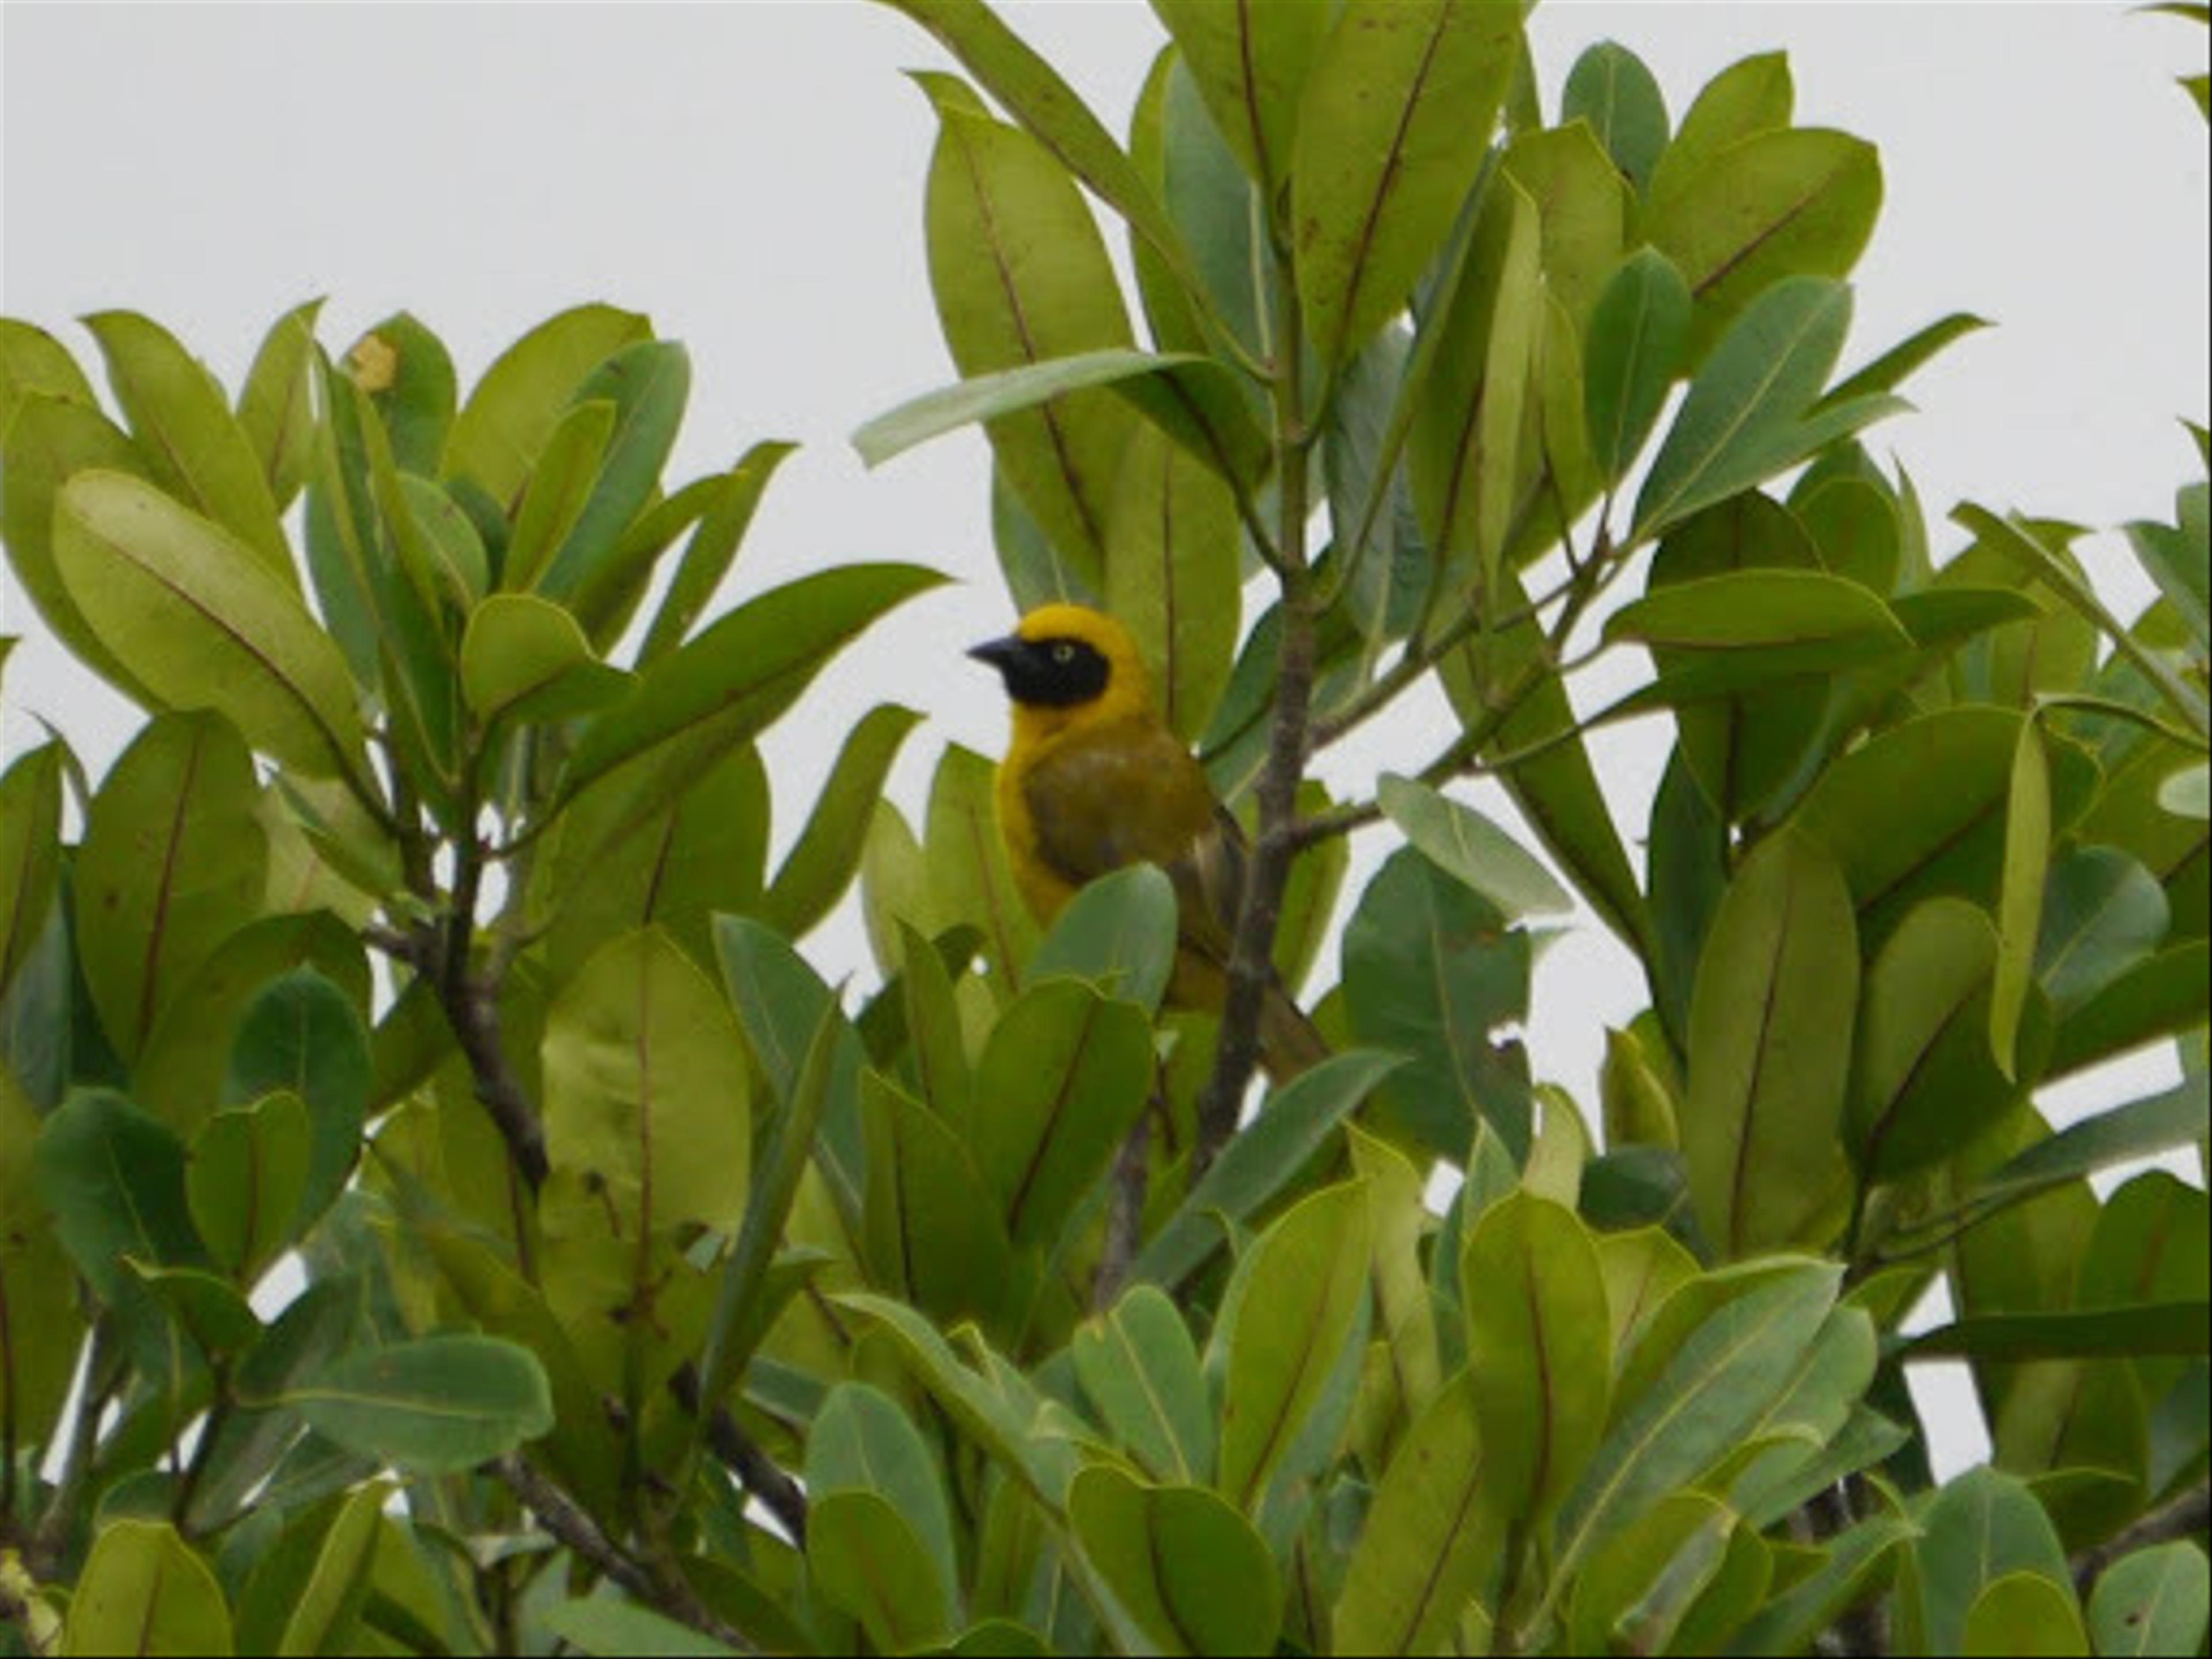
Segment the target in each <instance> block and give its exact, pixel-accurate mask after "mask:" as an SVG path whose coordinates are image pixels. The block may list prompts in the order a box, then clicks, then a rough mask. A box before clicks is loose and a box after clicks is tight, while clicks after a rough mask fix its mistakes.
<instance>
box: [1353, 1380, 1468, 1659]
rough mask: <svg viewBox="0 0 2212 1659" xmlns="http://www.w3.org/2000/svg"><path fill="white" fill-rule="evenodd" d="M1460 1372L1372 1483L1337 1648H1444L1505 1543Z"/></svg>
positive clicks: (1390, 1651) (1402, 1650) (1392, 1651)
mask: <svg viewBox="0 0 2212 1659" xmlns="http://www.w3.org/2000/svg"><path fill="white" fill-rule="evenodd" d="M1485 1478H1486V1470H1485V1465H1484V1458H1483V1447H1482V1442H1481V1438H1480V1433H1479V1431H1478V1429H1477V1425H1476V1418H1475V1410H1474V1391H1473V1389H1472V1387H1471V1386H1470V1384H1469V1383H1468V1377H1467V1374H1466V1373H1465V1372H1462V1373H1460V1374H1459V1375H1458V1376H1455V1377H1453V1378H1452V1379H1451V1380H1450V1381H1449V1382H1448V1383H1445V1384H1444V1386H1443V1389H1441V1390H1439V1391H1438V1393H1437V1396H1436V1398H1435V1399H1434V1400H1432V1401H1430V1402H1429V1405H1428V1407H1427V1408H1426V1409H1425V1410H1424V1411H1423V1412H1422V1413H1420V1415H1419V1416H1418V1417H1417V1418H1415V1419H1414V1420H1413V1425H1412V1427H1410V1428H1409V1429H1407V1431H1406V1437H1405V1439H1404V1440H1403V1441H1401V1443H1400V1444H1399V1447H1398V1451H1397V1454H1396V1455H1395V1456H1394V1457H1392V1458H1391V1460H1390V1467H1389V1469H1388V1470H1386V1471H1385V1472H1384V1474H1383V1479H1382V1481H1381V1483H1380V1484H1379V1485H1378V1486H1377V1487H1376V1492H1375V1497H1374V1501H1373V1502H1372V1503H1371V1504H1370V1505H1369V1507H1368V1511H1367V1523H1366V1525H1365V1526H1364V1528H1361V1531H1360V1534H1359V1541H1358V1544H1357V1545H1356V1546H1354V1547H1353V1549H1352V1559H1351V1561H1350V1562H1349V1564H1348V1565H1346V1569H1345V1576H1344V1588H1343V1589H1342V1591H1341V1592H1340V1594H1339V1595H1338V1597H1337V1601H1336V1606H1335V1607H1334V1612H1333V1615H1332V1619H1331V1625H1332V1630H1333V1634H1334V1644H1335V1649H1336V1650H1337V1651H1338V1652H1340V1653H1388V1654H1401V1653H1434V1652H1438V1651H1441V1650H1443V1648H1444V1647H1445V1645H1446V1644H1447V1643H1448V1641H1449V1637H1450V1634H1451V1632H1453V1631H1454V1630H1455V1628H1456V1627H1457V1625H1458V1621H1459V1618H1460V1614H1461V1613H1462V1610H1463V1609H1464V1608H1465V1607H1466V1606H1467V1603H1468V1600H1469V1599H1470V1598H1471V1597H1473V1596H1474V1595H1476V1594H1477V1593H1478V1592H1479V1590H1480V1587H1481V1584H1482V1582H1483V1580H1484V1578H1485V1577H1486V1576H1487V1575H1488V1573H1489V1572H1490V1571H1491V1569H1492V1565H1493V1563H1494V1561H1495V1559H1496V1558H1497V1555H1498V1550H1499V1548H1500V1547H1501V1546H1502V1544H1503V1542H1504V1514H1503V1512H1502V1511H1501V1510H1498V1508H1497V1507H1496V1506H1495V1505H1492V1504H1485V1503H1482V1502H1480V1501H1479V1500H1480V1497H1481V1493H1482V1490H1483V1482H1484V1480H1485Z"/></svg>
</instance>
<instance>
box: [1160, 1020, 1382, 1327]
mask: <svg viewBox="0 0 2212 1659" xmlns="http://www.w3.org/2000/svg"><path fill="white" fill-rule="evenodd" d="M1404 1063H1405V1061H1404V1060H1403V1059H1402V1058H1401V1057H1400V1056H1398V1055H1396V1054H1377V1053H1374V1052H1371V1051H1367V1050H1358V1049H1355V1050H1353V1051H1352V1052H1350V1053H1346V1054H1332V1055H1331V1056H1329V1058H1328V1059H1327V1060H1323V1061H1322V1063H1321V1064H1320V1065H1318V1066H1315V1067H1314V1068H1313V1069H1312V1070H1310V1071H1309V1072H1305V1073H1301V1074H1300V1075H1299V1077H1298V1078H1297V1081H1295V1082H1293V1083H1292V1084H1291V1085H1290V1086H1289V1087H1287V1088H1285V1089H1284V1090H1283V1091H1281V1092H1280V1093H1279V1094H1277V1095H1276V1096H1275V1097H1273V1099H1272V1100H1271V1101H1270V1102H1269V1103H1268V1106H1267V1110H1266V1111H1264V1112H1262V1113H1261V1115H1259V1116H1258V1117H1257V1118H1255V1119H1254V1120H1253V1121H1252V1122H1251V1123H1250V1124H1249V1126H1248V1127H1245V1128H1244V1129H1243V1131H1241V1132H1240V1133H1238V1134H1237V1136H1236V1137H1235V1138H1234V1139H1231V1141H1230V1143H1229V1145H1228V1146H1225V1148H1223V1149H1222V1153H1221V1156H1220V1157H1219V1158H1216V1159H1214V1161H1213V1163H1212V1164H1211V1165H1209V1166H1208V1167H1207V1169H1206V1174H1205V1175H1204V1176H1201V1177H1200V1180H1199V1182H1198V1185H1197V1186H1196V1187H1194V1188H1192V1189H1191V1193H1190V1195H1189V1196H1188V1198H1186V1199H1185V1200H1183V1201H1182V1205H1181V1206H1179V1207H1178V1208H1177V1209H1176V1212H1175V1214H1174V1215H1172V1216H1170V1218H1168V1220H1167V1222H1166V1224H1165V1225H1163V1226H1162V1227H1161V1228H1160V1230H1159V1231H1158V1232H1156V1233H1154V1234H1153V1235H1152V1238H1151V1240H1150V1241H1149V1242H1148V1243H1146V1246H1145V1248H1144V1249H1142V1250H1141V1251H1139V1253H1138V1255H1137V1260H1136V1261H1135V1263H1134V1264H1133V1266H1132V1267H1131V1268H1130V1270H1129V1272H1130V1277H1131V1278H1132V1279H1135V1280H1138V1281H1140V1282H1145V1283H1150V1284H1154V1285H1163V1286H1164V1287H1166V1288H1168V1289H1170V1290H1173V1289H1174V1288H1175V1287H1176V1286H1177V1285H1181V1284H1182V1282H1183V1281H1184V1280H1185V1279H1188V1277H1189V1276H1190V1274H1191V1273H1193V1272H1194V1270H1196V1269H1197V1268H1198V1267H1200V1265H1201V1264H1202V1263H1203V1262H1204V1261H1206V1258H1207V1257H1208V1256H1209V1255H1212V1252H1213V1251H1215V1250H1216V1249H1219V1248H1220V1247H1221V1245H1222V1243H1223V1242H1224V1234H1225V1231H1226V1230H1227V1229H1228V1228H1231V1227H1233V1226H1234V1225H1236V1224H1237V1223H1239V1222H1242V1221H1243V1220H1244V1219H1245V1218H1247V1217H1249V1216H1250V1215H1252V1214H1253V1213H1255V1212H1256V1211H1258V1210H1259V1209H1260V1208H1261V1206H1263V1205H1265V1204H1266V1203H1267V1201H1268V1200H1271V1199H1273V1197H1274V1196H1275V1195H1276V1194H1278V1193H1279V1192H1280V1191H1282V1189H1283V1188H1285V1186H1287V1185H1288V1184H1289V1183H1290V1182H1291V1180H1292V1179H1294V1178H1295V1177H1296V1176H1298V1175H1299V1174H1300V1173H1302V1172H1303V1171H1304V1170H1305V1169H1306V1168H1307V1167H1308V1165H1309V1164H1311V1163H1312V1161H1313V1158H1314V1155H1315V1154H1316V1152H1319V1151H1321V1149H1322V1147H1324V1146H1326V1145H1327V1144H1328V1138H1329V1136H1330V1134H1331V1133H1333V1132H1334V1129H1335V1128H1336V1126H1337V1125H1338V1123H1340V1121H1343V1119H1344V1118H1345V1116H1346V1115H1347V1114H1349V1113H1350V1112H1351V1111H1352V1109H1353V1108H1354V1107H1356V1106H1358V1104H1359V1103H1360V1102H1361V1101H1363V1100H1364V1099H1365V1098H1366V1097H1368V1096H1369V1095H1370V1093H1371V1092H1372V1091H1374V1089H1375V1087H1376V1085H1377V1084H1378V1083H1380V1082H1381V1081H1382V1079H1383V1078H1384V1077H1386V1076H1388V1075H1389V1073H1391V1072H1392V1071H1393V1070H1395V1068H1396V1067H1398V1066H1402V1065H1403V1064H1404Z"/></svg>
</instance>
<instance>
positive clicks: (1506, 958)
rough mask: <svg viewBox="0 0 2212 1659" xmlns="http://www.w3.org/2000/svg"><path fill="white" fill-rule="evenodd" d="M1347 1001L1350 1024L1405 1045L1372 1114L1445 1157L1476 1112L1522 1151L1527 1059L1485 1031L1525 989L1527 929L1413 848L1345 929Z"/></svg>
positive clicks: (1462, 1145)
mask: <svg viewBox="0 0 2212 1659" xmlns="http://www.w3.org/2000/svg"><path fill="white" fill-rule="evenodd" d="M1343 957H1344V1000H1345V1012H1346V1014H1347V1015H1348V1016H1349V1017H1350V1022H1351V1026H1352V1033H1353V1035H1354V1036H1356V1037H1357V1038H1358V1041H1359V1042H1363V1043H1366V1044H1370V1045H1371V1046H1373V1047H1375V1048H1381V1049H1384V1050H1387V1051H1390V1052H1394V1053H1398V1054H1404V1055H1406V1056H1407V1061H1408V1064H1407V1066H1406V1068H1405V1070H1403V1071H1402V1072H1401V1073H1398V1074H1397V1075H1396V1076H1395V1077H1394V1078H1393V1079H1391V1080H1390V1082H1389V1084H1388V1085H1385V1086H1384V1089H1383V1100H1382V1104H1383V1114H1382V1115H1380V1116H1379V1117H1378V1118H1377V1120H1376V1123H1377V1125H1378V1127H1383V1129H1384V1130H1385V1131H1386V1133H1391V1134H1393V1135H1396V1136H1401V1137H1406V1138H1409V1139H1412V1140H1413V1142H1415V1143H1416V1144H1418V1145H1419V1146H1421V1147H1423V1148H1424V1149H1425V1150H1426V1151H1428V1152H1433V1153H1434V1154H1436V1155H1437V1156H1438V1157H1443V1158H1459V1157H1462V1156H1463V1155H1464V1154H1465V1152H1466V1148H1467V1145H1468V1139H1470V1137H1472V1136H1473V1134H1474V1126H1475V1124H1476V1123H1477V1122H1478V1121H1483V1122H1487V1123H1489V1124H1490V1125H1491V1126H1492V1128H1493V1129H1495V1130H1496V1131H1497V1132H1498V1135H1499V1137H1500V1138H1501V1139H1503V1140H1504V1143H1505V1146H1506V1148H1507V1150H1508V1151H1509V1152H1511V1153H1512V1154H1513V1156H1514V1157H1515V1158H1516V1161H1517V1160H1518V1159H1519V1158H1522V1157H1524V1156H1525V1155H1526V1152H1527V1148H1528V1136H1529V1128H1530V1110H1529V1104H1528V1070H1527V1062H1526V1058H1525V1056H1524V1055H1522V1053H1521V1051H1520V1049H1519V1048H1518V1046H1517V1045H1510V1044H1499V1043H1496V1042H1492V1039H1491V1034H1492V1031H1493V1030H1496V1029H1497V1028H1498V1026H1500V1025H1503V1024H1506V1023H1508V1022H1509V1021H1514V1020H1517V1019H1519V1018H1521V1017H1522V1013H1523V1012H1524V1010H1525V1007H1526V1005H1527V1000H1528V971H1529V954H1528V935H1527V934H1526V933H1522V932H1520V931H1518V930H1513V931H1508V930H1507V929H1506V927H1505V926H1504V918H1503V917H1502V916H1501V915H1499V914H1498V911H1497V910H1496V909H1495V908H1492V905H1491V904H1490V903H1489V902H1488V901H1487V900H1486V899H1484V898H1482V897H1481V896H1480V895H1478V894H1476V893H1474V891H1472V890H1470V889H1468V888H1466V887H1464V886H1462V885H1461V884H1459V883H1458V882H1456V881H1454V880H1453V879H1452V878H1450V877H1449V876H1447V875H1445V874H1444V873H1443V872H1442V871H1441V870H1439V869H1437V866H1435V865H1433V864H1431V862H1430V861H1429V860H1427V859H1426V858H1425V857H1423V856H1421V855H1420V854H1417V853H1415V852H1413V850H1412V849H1411V848H1405V849H1401V851H1400V852H1398V853H1397V854H1394V855H1393V856H1392V857H1391V859H1390V860H1389V862H1387V863H1386V864H1385V865H1384V866H1383V869H1382V870H1381V872H1378V873H1377V875H1376V878H1375V879H1374V880H1373V881H1372V882H1371V883H1370V884H1369V885H1368V889H1367V890H1366V892H1365V893H1364V894H1363V895H1362V896H1361V897H1360V901H1359V908H1358V909H1357V910H1356V911H1355V912H1354V913H1353V915H1352V920H1351V921H1350V922H1348V923H1347V924H1346V927H1345V930H1344V936H1343Z"/></svg>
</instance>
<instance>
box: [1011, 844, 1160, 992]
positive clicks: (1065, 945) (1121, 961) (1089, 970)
mask: <svg viewBox="0 0 2212 1659" xmlns="http://www.w3.org/2000/svg"><path fill="white" fill-rule="evenodd" d="M1175 958H1176V893H1175V888H1174V887H1173V886H1172V885H1171V884H1170V883H1169V880H1168V878H1167V876H1166V874H1165V873H1164V872H1163V871H1161V869H1160V868H1159V867H1158V866H1157V865H1152V864H1133V865H1130V866H1127V867H1126V868H1124V869H1121V870H1116V871H1115V872H1112V873H1110V874H1109V875H1104V876H1101V877H1100V878H1098V879H1097V880H1096V881H1094V882H1091V883H1090V884H1087V885H1085V887H1084V889H1083V890H1082V891H1080V892H1079V893H1078V894H1077V895H1076V896H1074V897H1073V899H1071V900H1069V901H1068V902H1067V904H1066V907H1065V908H1063V909H1062V910H1061V911H1060V915H1058V916H1056V917H1054V919H1053V924H1052V929H1051V931H1050V932H1049V933H1047V934H1046V935H1045V936H1044V939H1043V940H1042V942H1041V943H1040V944H1039V945H1038V946H1037V948H1036V954H1035V955H1034V956H1032V957H1030V979H1031V980H1032V981H1037V980H1044V979H1049V978H1051V977H1053V976H1054V975H1064V976H1066V977H1067V978H1070V979H1079V980H1084V981H1088V982H1089V983H1090V984H1091V985H1092V986H1093V987H1096V988H1097V990H1098V991H1100V992H1101V993H1103V994H1105V995H1107V996H1111V997H1118V998H1120V999H1121V1000H1123V1001H1125V1002H1133V1003H1136V1004H1138V1005H1139V1006H1142V1007H1143V1008H1144V1009H1145V1010H1146V1012H1158V1008H1159V1006H1160V997H1161V995H1162V994H1164V992H1165V991H1166V989H1167V986H1168V979H1169V976H1170V975H1171V974H1172V973H1173V972H1174V970H1175Z"/></svg>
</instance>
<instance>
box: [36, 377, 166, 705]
mask: <svg viewBox="0 0 2212 1659" xmlns="http://www.w3.org/2000/svg"><path fill="white" fill-rule="evenodd" d="M71 367H72V369H74V367H75V366H74V364H72V365H71ZM89 397H90V394H89V392H88V393H87V399H88V400H87V401H86V402H83V403H76V402H73V401H71V400H70V399H69V398H64V397H59V396H49V395H46V394H45V393H42V392H29V393H27V394H26V395H24V396H23V397H21V398H20V399H19V400H18V401H17V403H16V405H15V411H14V413H13V415H12V416H11V417H9V418H7V419H5V420H0V542H4V543H5V544H6V546H7V553H8V563H9V568H11V569H13V570H14V571H15V579H16V580H18V581H20V582H21V583H22V585H23V591H24V592H26V593H28V594H29V595H30V596H31V602H32V603H33V605H36V606H37V608H38V612H39V615H40V617H43V618H44V619H45V621H46V625H47V626H48V627H49V628H51V629H53V631H54V637H55V638H56V639H58V640H59V641H61V642H62V644H64V646H66V647H68V648H69V651H70V654H71V655H72V656H74V657H76V659H77V660H78V661H79V662H82V664H84V665H85V666H86V667H88V668H89V669H91V670H92V671H94V673H96V674H98V675H99V676H100V678H102V679H104V680H106V682H107V683H108V684H110V685H112V686H113V687H115V688H116V689H117V690H119V691H121V692H122V693H123V694H124V695H125V696H127V697H129V698H131V700H132V701H133V702H137V703H138V704H139V705H141V706H142V707H144V708H155V707H157V706H158V705H159V699H157V698H156V697H155V696H154V694H153V693H152V692H150V691H149V690H147V689H146V686H145V684H144V683H143V681H142V680H141V679H140V678H138V676H137V674H135V673H133V672H132V671H131V669H130V668H129V667H127V666H126V665H125V663H124V661H123V659H121V658H120V657H118V655H116V653H114V652H113V651H112V650H110V649H109V648H108V647H107V646H106V644H105V643H104V642H103V641H101V639H100V633H99V630H98V629H94V627H93V625H92V624H91V623H90V622H88V620H87V619H86V617H85V614H84V612H83V611H81V610H79V609H78V608H77V603H76V600H75V599H71V598H70V590H69V584H68V583H67V582H66V581H64V580H63V579H62V573H61V566H60V564H59V563H58V561H57V560H56V558H55V556H54V498H55V496H56V495H58V494H59V493H60V490H61V487H62V485H63V484H64V483H66V482H68V480H69V479H70V477H73V476H75V475H76V473H79V472H83V471H92V470H94V469H98V470H100V471H109V472H126V473H130V474H131V475H132V476H134V477H143V475H144V472H145V463H144V462H143V460H142V459H140V457H139V454H138V452H137V450H136V449H135V448H133V447H131V440H130V439H129V438H128V437H126V436H125V435H124V434H123V432H122V430H121V429H120V428H118V427H117V426H116V425H115V424H114V423H113V422H111V421H110V420H109V419H108V418H107V416H105V415H103V414H101V413H100V410H99V409H98V407H97V406H96V405H94V404H93V403H91V402H90V401H89Z"/></svg>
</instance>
